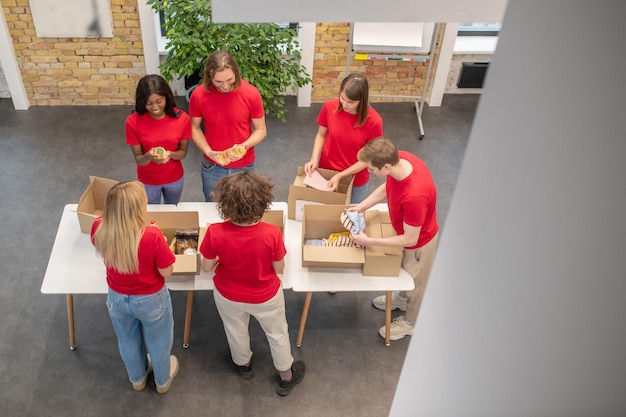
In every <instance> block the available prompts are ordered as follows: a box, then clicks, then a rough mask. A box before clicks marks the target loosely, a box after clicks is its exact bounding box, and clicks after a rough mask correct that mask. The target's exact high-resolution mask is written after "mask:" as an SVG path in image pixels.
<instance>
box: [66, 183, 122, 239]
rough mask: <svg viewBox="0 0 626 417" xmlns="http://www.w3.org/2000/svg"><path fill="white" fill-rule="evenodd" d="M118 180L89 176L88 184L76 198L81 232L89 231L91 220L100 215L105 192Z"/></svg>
mask: <svg viewBox="0 0 626 417" xmlns="http://www.w3.org/2000/svg"><path fill="white" fill-rule="evenodd" d="M118 182H119V181H115V180H111V179H108V178H101V177H95V176H91V175H90V176H89V185H88V186H87V188H86V189H85V191H83V194H82V195H81V196H80V198H79V199H78V206H77V207H76V212H77V214H78V223H79V224H80V231H81V232H82V233H90V232H91V225H92V224H93V221H94V220H95V219H96V218H97V217H98V216H102V213H103V211H104V202H105V200H106V196H107V193H108V192H109V190H110V189H111V187H113V186H114V185H115V184H117V183H118Z"/></svg>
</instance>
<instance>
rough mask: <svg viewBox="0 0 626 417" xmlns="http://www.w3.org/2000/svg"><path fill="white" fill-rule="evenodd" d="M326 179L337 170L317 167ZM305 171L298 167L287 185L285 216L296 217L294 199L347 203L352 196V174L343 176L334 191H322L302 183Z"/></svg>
mask: <svg viewBox="0 0 626 417" xmlns="http://www.w3.org/2000/svg"><path fill="white" fill-rule="evenodd" d="M317 170H318V171H319V173H320V174H322V176H323V177H324V178H326V179H327V180H329V179H331V178H332V177H333V175H335V174H336V173H337V172H338V171H333V170H331V169H323V168H318V169H317ZM305 176H306V173H305V172H304V167H302V166H299V167H298V175H297V176H296V178H295V180H294V182H293V184H291V185H290V186H289V197H288V200H287V203H288V210H287V218H289V219H291V220H295V219H296V200H305V201H314V202H317V203H322V204H335V205H340V204H341V205H349V204H350V198H351V197H352V183H353V181H354V176H350V177H348V178H343V179H342V180H341V181H340V182H339V187H337V190H335V191H323V190H317V189H315V188H311V187H308V186H306V185H304V178H305Z"/></svg>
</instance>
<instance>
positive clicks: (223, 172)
mask: <svg viewBox="0 0 626 417" xmlns="http://www.w3.org/2000/svg"><path fill="white" fill-rule="evenodd" d="M255 165H256V161H254V162H252V163H251V164H250V165H248V166H247V167H242V168H225V167H223V166H221V165H215V164H214V163H212V162H210V161H208V160H207V159H206V158H202V172H201V173H200V175H201V176H202V192H203V193H204V201H213V199H212V198H211V193H212V192H213V191H215V183H216V182H218V181H219V180H220V179H222V178H223V177H225V176H227V175H229V174H232V173H233V172H239V171H254V167H255Z"/></svg>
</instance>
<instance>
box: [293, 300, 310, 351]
mask: <svg viewBox="0 0 626 417" xmlns="http://www.w3.org/2000/svg"><path fill="white" fill-rule="evenodd" d="M312 297H313V293H312V292H308V293H306V298H305V299H304V307H302V317H300V328H299V329H298V339H297V340H296V347H300V346H302V336H303V335H304V326H305V325H306V319H307V316H308V315H309V307H310V306H311V298H312Z"/></svg>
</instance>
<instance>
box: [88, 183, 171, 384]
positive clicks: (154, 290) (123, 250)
mask: <svg viewBox="0 0 626 417" xmlns="http://www.w3.org/2000/svg"><path fill="white" fill-rule="evenodd" d="M146 208H147V197H146V193H145V191H144V189H143V186H142V185H141V184H140V183H138V182H136V181H132V182H121V183H118V184H115V185H114V186H113V187H112V188H111V189H110V190H109V192H108V194H107V197H106V200H105V203H104V212H103V215H102V217H99V218H98V219H96V221H95V222H94V223H93V226H92V228H91V241H92V243H93V244H94V246H95V247H96V251H97V252H98V254H99V255H100V256H101V257H102V258H103V259H104V264H105V266H106V274H107V277H106V279H107V284H108V286H109V291H108V296H107V302H106V304H107V308H108V310H109V317H110V318H111V323H112V324H113V329H114V330H115V334H116V335H117V341H118V348H119V351H120V355H121V356H122V360H123V361H124V365H125V366H126V371H127V372H128V379H130V382H131V383H132V384H133V388H134V389H135V390H136V391H141V390H143V389H144V388H145V387H146V384H147V381H148V374H149V373H150V372H151V370H152V369H153V370H154V382H155V383H156V389H157V392H159V393H161V394H163V393H166V392H167V391H168V390H169V388H170V386H171V384H172V380H173V379H174V377H175V376H176V374H177V373H178V359H177V358H176V356H173V355H171V351H172V344H173V341H174V317H173V314H172V301H171V299H170V293H169V291H168V289H167V287H166V286H165V278H168V277H169V276H170V275H172V272H173V271H174V261H175V260H176V258H175V256H174V254H173V252H172V251H171V250H170V248H169V246H168V245H167V242H165V239H163V233H162V232H161V230H160V229H159V228H157V227H152V226H146V217H147V213H146ZM148 353H149V354H150V357H148Z"/></svg>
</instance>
